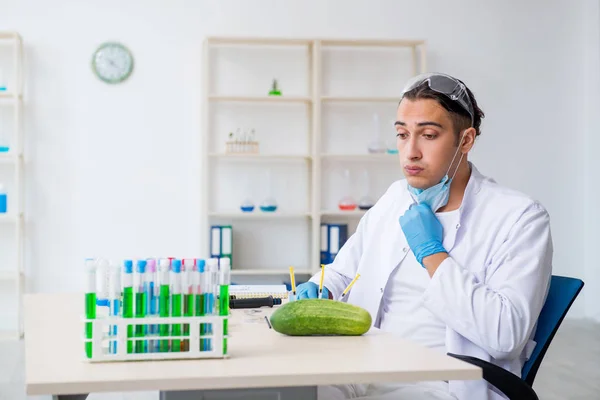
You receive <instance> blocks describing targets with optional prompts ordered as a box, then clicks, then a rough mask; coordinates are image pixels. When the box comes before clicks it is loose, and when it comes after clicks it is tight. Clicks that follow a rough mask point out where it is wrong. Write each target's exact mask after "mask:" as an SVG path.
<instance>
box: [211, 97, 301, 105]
mask: <svg viewBox="0 0 600 400" xmlns="http://www.w3.org/2000/svg"><path fill="white" fill-rule="evenodd" d="M208 99H209V100H210V101H219V102H244V103H310V102H312V99H311V98H310V97H303V96H209V97H208Z"/></svg>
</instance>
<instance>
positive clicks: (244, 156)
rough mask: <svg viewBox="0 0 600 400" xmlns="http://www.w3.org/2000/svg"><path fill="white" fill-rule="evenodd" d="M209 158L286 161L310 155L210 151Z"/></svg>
mask: <svg viewBox="0 0 600 400" xmlns="http://www.w3.org/2000/svg"><path fill="white" fill-rule="evenodd" d="M208 156H209V157H210V158H219V159H225V160H227V159H229V160H254V161H272V160H287V161H306V160H311V159H312V157H311V156H309V155H308V154H304V155H295V154H261V153H258V154H252V153H249V154H241V153H239V154H236V153H210V154H209V155H208Z"/></svg>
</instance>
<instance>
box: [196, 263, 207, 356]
mask: <svg viewBox="0 0 600 400" xmlns="http://www.w3.org/2000/svg"><path fill="white" fill-rule="evenodd" d="M204 265H205V261H204V260H201V259H196V270H195V271H194V288H195V291H196V293H195V294H196V310H195V311H196V313H195V314H196V316H197V317H202V316H204V312H205V305H204V293H203V288H204V286H203V285H204V279H205V278H204V276H205V274H204ZM204 334H205V325H204V324H200V336H202V335H204ZM204 347H205V345H204V338H202V339H200V351H204V350H205V349H204Z"/></svg>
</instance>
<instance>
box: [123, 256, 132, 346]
mask: <svg viewBox="0 0 600 400" xmlns="http://www.w3.org/2000/svg"><path fill="white" fill-rule="evenodd" d="M123 318H133V261H132V260H125V261H124V262H123ZM127 337H128V338H132V337H133V325H127ZM131 353H133V340H128V341H127V354H131Z"/></svg>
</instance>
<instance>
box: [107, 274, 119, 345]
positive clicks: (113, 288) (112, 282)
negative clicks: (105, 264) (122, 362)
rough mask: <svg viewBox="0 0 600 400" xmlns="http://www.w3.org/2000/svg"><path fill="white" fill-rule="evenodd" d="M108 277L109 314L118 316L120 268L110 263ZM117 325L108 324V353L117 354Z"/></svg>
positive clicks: (114, 316)
mask: <svg viewBox="0 0 600 400" xmlns="http://www.w3.org/2000/svg"><path fill="white" fill-rule="evenodd" d="M109 270H110V279H109V282H108V292H109V294H108V295H109V304H110V316H111V317H113V318H118V317H119V315H120V313H121V270H120V269H119V266H118V265H116V264H114V263H110V266H109ZM117 333H118V332H117V325H111V326H110V334H109V336H110V338H109V344H108V350H109V353H110V354H117V342H118V340H117Z"/></svg>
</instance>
